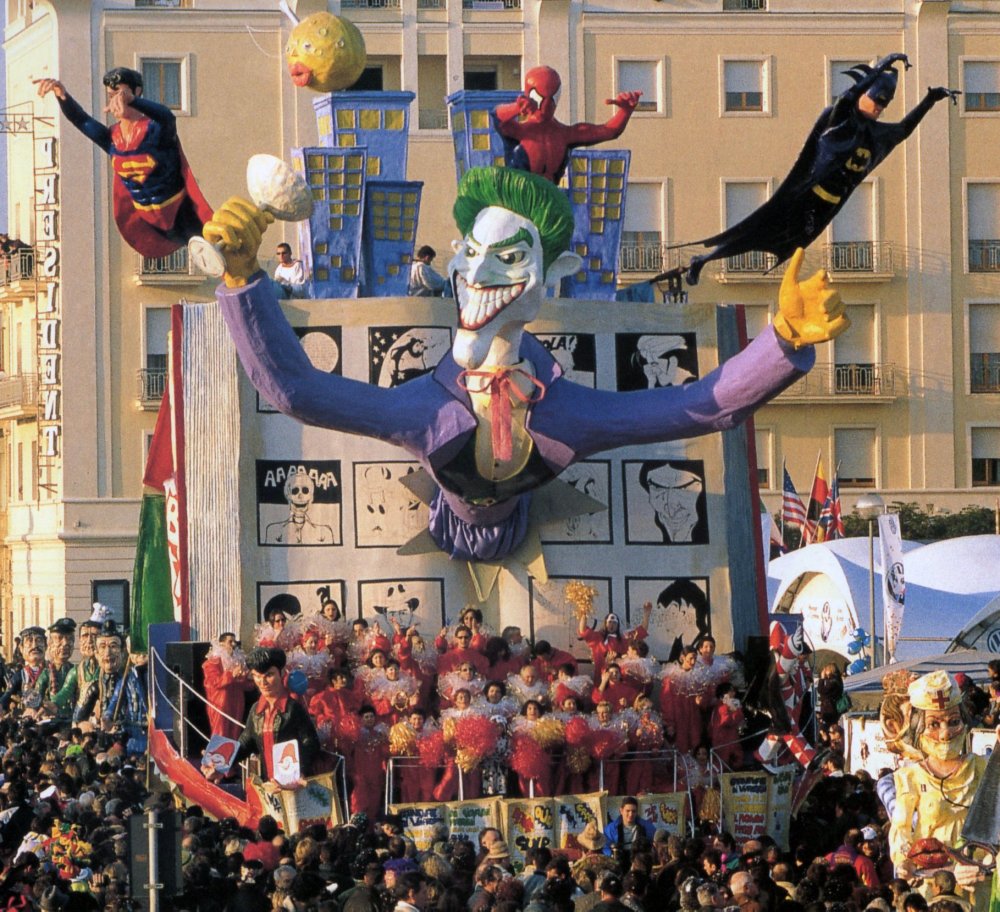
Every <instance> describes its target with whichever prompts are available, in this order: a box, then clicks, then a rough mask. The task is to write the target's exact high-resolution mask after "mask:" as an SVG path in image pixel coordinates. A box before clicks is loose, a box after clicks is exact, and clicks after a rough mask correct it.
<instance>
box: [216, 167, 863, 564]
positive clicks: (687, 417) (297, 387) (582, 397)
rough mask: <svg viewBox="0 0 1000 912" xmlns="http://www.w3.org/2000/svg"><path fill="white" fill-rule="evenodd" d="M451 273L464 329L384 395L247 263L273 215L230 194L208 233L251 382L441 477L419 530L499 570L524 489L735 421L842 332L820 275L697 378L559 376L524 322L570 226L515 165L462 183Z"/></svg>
mask: <svg viewBox="0 0 1000 912" xmlns="http://www.w3.org/2000/svg"><path fill="white" fill-rule="evenodd" d="M454 214H455V218H456V221H457V223H458V227H459V230H460V231H461V232H462V234H463V235H464V238H463V239H462V240H459V241H455V242H454V243H453V247H454V250H455V256H454V258H453V259H452V261H451V263H450V264H449V274H450V280H451V283H452V286H453V288H454V294H455V301H456V304H457V307H458V322H459V327H458V330H457V333H456V336H455V342H454V345H453V347H452V350H451V352H450V353H449V354H448V355H446V356H445V357H444V358H442V360H441V362H440V363H439V364H438V366H437V367H436V368H435V370H434V371H433V373H431V374H426V375H424V376H422V377H418V378H416V379H414V380H412V381H410V382H409V383H405V384H403V385H401V386H398V387H394V388H392V389H383V388H380V387H378V386H375V385H371V384H367V383H362V382H361V381H358V380H352V379H348V378H346V377H338V376H334V375H332V374H327V373H325V372H323V371H322V370H318V369H316V368H315V367H313V365H312V364H311V363H310V361H309V359H308V357H307V356H306V354H305V352H304V351H303V349H302V346H301V345H300V343H299V341H298V338H297V337H296V335H295V333H294V332H293V331H292V329H291V327H290V326H289V325H288V322H287V320H286V319H285V317H284V315H283V314H282V312H281V309H280V307H279V305H278V302H277V300H276V298H275V296H274V293H273V291H272V287H271V283H270V282H269V280H268V277H267V276H266V275H265V274H264V273H263V272H261V270H260V266H259V265H258V263H257V250H258V248H259V246H260V243H261V235H262V233H263V231H264V230H265V229H266V227H267V225H268V223H269V221H270V219H271V217H270V215H269V214H265V213H263V212H261V211H260V210H259V209H257V208H256V207H255V206H254V205H253V204H252V203H249V202H247V201H246V200H241V199H238V198H234V199H230V200H229V201H228V202H226V203H225V204H224V205H223V207H222V208H221V209H220V210H219V211H217V212H216V214H215V216H214V218H213V220H212V221H211V222H210V223H209V224H208V225H206V226H205V237H206V239H207V240H208V241H210V242H213V243H217V244H219V245H220V248H221V249H222V251H223V253H224V256H225V258H226V274H225V282H224V284H223V285H221V286H220V287H219V289H218V291H217V296H218V299H219V302H220V304H221V310H222V314H223V316H224V318H225V320H226V322H227V323H228V325H229V329H230V332H231V334H232V336H233V339H234V340H235V343H236V348H237V352H238V354H239V357H240V360H241V361H242V363H243V365H244V367H245V369H246V371H247V374H248V375H249V377H250V380H251V382H252V383H253V384H254V385H255V386H256V388H257V390H258V391H259V392H260V394H261V395H262V396H263V397H264V398H265V399H266V400H267V401H268V402H270V403H271V404H272V405H273V406H274V407H275V408H277V409H278V410H279V411H281V412H284V413H285V414H288V415H291V416H293V417H295V418H298V419H299V420H300V421H303V422H305V423H307V424H312V425H316V426H320V427H328V428H333V429H335V430H339V431H344V432H346V433H352V434H360V435H364V436H369V437H375V438H377V439H379V440H384V441H387V442H390V443H394V444H396V445H397V446H400V447H402V448H403V449H405V450H406V451H407V452H409V453H410V454H411V455H412V456H413V457H414V458H415V459H418V460H419V461H420V463H421V465H422V466H423V468H424V470H425V471H426V473H427V474H428V475H429V476H430V478H431V480H433V482H434V483H435V493H434V496H433V499H432V502H431V510H430V520H429V529H428V531H429V533H430V537H431V538H432V539H433V543H434V545H436V547H437V548H440V549H441V550H443V551H444V552H445V553H446V554H448V555H449V556H451V557H453V558H456V559H465V560H470V561H499V560H501V559H503V558H504V557H506V556H507V555H509V554H511V552H512V551H514V550H515V549H516V548H518V546H519V545H520V543H521V542H522V541H523V540H524V538H525V535H526V533H527V531H528V519H529V514H528V508H529V505H530V502H531V496H532V492H533V491H535V490H536V489H537V488H539V487H541V486H542V485H544V484H546V483H547V482H549V481H551V480H552V479H554V478H555V477H556V476H557V475H559V473H560V472H562V471H563V470H564V469H566V468H567V467H568V466H570V465H572V464H573V463H575V462H577V461H579V460H581V459H586V458H587V457H589V456H591V455H592V454H594V453H599V452H603V451H604V450H610V449H615V448H617V447H621V446H629V445H637V444H644V443H657V442H661V441H666V440H677V439H681V438H685V437H692V436H696V435H699V434H706V433H709V432H711V431H716V430H721V429H725V428H731V427H734V426H735V425H737V424H739V423H740V422H741V421H743V420H744V419H745V418H746V417H747V416H749V415H750V414H751V413H752V412H753V410H754V409H756V408H757V407H758V406H760V405H762V404H763V403H764V402H766V401H767V400H769V399H771V398H773V397H774V396H776V395H778V393H780V392H781V391H782V390H784V389H785V388H786V387H788V386H790V385H791V384H792V383H794V382H795V380H797V379H798V378H799V377H801V376H802V375H803V374H804V373H805V372H806V371H808V370H809V369H810V367H812V364H813V361H814V358H815V355H814V353H813V344H814V343H816V342H823V341H826V340H828V339H831V338H833V337H834V336H836V335H838V334H839V333H840V332H842V331H843V330H844V329H846V328H847V326H848V321H847V319H846V317H845V316H844V314H843V310H844V307H843V303H842V302H841V300H840V296H839V295H838V294H837V292H836V291H834V290H833V289H832V288H830V287H829V285H828V283H827V279H826V275H825V273H817V274H816V275H815V276H813V277H812V278H810V279H808V280H807V281H804V282H801V283H800V282H799V281H798V270H799V267H800V265H801V252H799V254H797V255H796V257H795V258H794V259H793V261H792V264H791V266H790V268H789V270H788V272H787V273H786V275H785V278H784V281H783V283H782V288H781V307H780V312H779V313H778V314H777V316H776V318H775V321H774V323H773V328H772V329H769V330H768V331H767V332H763V333H761V334H760V335H758V336H757V338H756V339H754V341H753V342H752V343H751V344H750V345H749V346H748V347H747V348H746V349H745V350H744V351H742V352H740V353H739V354H738V355H736V356H734V357H733V358H731V359H730V360H728V361H727V362H726V363H725V364H723V365H721V366H720V367H719V368H717V369H716V370H715V371H713V372H712V373H710V374H709V375H707V376H706V377H704V378H703V379H701V380H699V381H697V382H695V383H689V384H686V385H684V386H681V387H666V388H663V389H651V390H637V391H634V392H625V393H619V392H610V391H607V390H597V389H591V388H589V387H584V386H580V385H578V384H575V383H572V382H571V381H569V380H566V379H565V378H564V377H562V371H561V370H560V368H559V366H558V364H557V363H556V362H555V360H554V359H553V358H552V356H551V355H550V354H549V353H548V351H547V350H546V349H545V348H544V347H543V346H542V345H541V344H540V343H539V342H538V341H537V340H536V339H535V338H534V336H532V335H531V334H529V333H526V332H525V331H524V330H525V325H526V324H527V323H530V322H531V321H532V320H534V319H535V318H536V317H537V315H538V312H539V309H540V307H541V305H542V301H543V297H544V294H545V288H546V286H548V285H555V284H556V283H558V282H559V280H560V279H561V278H562V277H563V276H566V275H569V274H571V273H573V272H575V271H577V270H578V269H579V268H580V258H579V257H578V256H577V255H576V254H574V253H571V252H569V250H568V249H567V248H568V246H569V242H570V236H571V234H572V230H573V218H572V213H571V210H570V206H569V203H568V201H567V199H566V195H565V194H564V193H563V192H562V191H561V190H559V189H558V188H557V187H556V186H555V185H554V184H552V183H551V182H549V181H547V180H545V179H544V178H540V177H537V176H536V175H533V174H530V173H528V172H525V171H518V170H515V169H511V168H475V169H472V170H470V171H469V172H467V173H466V174H465V175H464V177H463V178H462V181H461V183H460V185H459V188H458V196H457V199H456V202H455V206H454Z"/></svg>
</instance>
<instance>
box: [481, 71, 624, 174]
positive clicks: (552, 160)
mask: <svg viewBox="0 0 1000 912" xmlns="http://www.w3.org/2000/svg"><path fill="white" fill-rule="evenodd" d="M561 86H562V82H561V80H560V79H559V74H558V73H557V72H556V71H555V70H553V69H552V68H551V67H547V66H539V67H534V68H533V69H530V70H528V73H527V75H526V76H525V77H524V94H522V95H520V96H518V98H517V100H516V101H512V102H510V104H502V105H497V108H496V111H495V112H494V113H495V116H496V124H497V129H498V130H499V131H500V133H501V134H502V135H503V136H504V137H506V138H507V139H509V140H513V141H515V142H516V143H517V146H516V147H515V148H514V151H513V158H512V160H511V162H510V164H511V165H512V167H515V168H520V169H521V170H522V171H531V172H532V174H538V175H541V176H542V177H545V178H548V179H549V180H550V181H553V182H554V183H557V182H558V181H559V179H560V178H561V177H562V175H563V171H565V170H566V162H567V160H568V159H569V153H570V150H571V149H575V148H576V147H577V146H593V145H596V144H597V143H602V142H607V141H608V140H609V139H615V138H616V137H618V136H621V135H622V133H623V132H624V130H625V125H626V124H627V123H628V119H629V118H630V117H631V116H632V112H633V111H634V110H635V108H636V105H637V104H639V98H640V96H641V95H642V92H619V93H618V95H617V96H615V97H614V98H609V99H607V100H606V101H605V104H609V105H615V106H617V108H618V110H617V111H616V112H615V114H614V116H613V117H612V118H611V119H610V120H609V121H608V122H607V123H604V124H592V123H578V124H571V125H570V124H564V123H560V122H559V121H558V120H556V119H555V113H556V104H557V103H558V101H559V91H560V88H561Z"/></svg>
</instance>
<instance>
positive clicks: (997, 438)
mask: <svg viewBox="0 0 1000 912" xmlns="http://www.w3.org/2000/svg"><path fill="white" fill-rule="evenodd" d="M972 486H973V487H974V488H980V487H997V486H1000V428H996V427H974V428H972Z"/></svg>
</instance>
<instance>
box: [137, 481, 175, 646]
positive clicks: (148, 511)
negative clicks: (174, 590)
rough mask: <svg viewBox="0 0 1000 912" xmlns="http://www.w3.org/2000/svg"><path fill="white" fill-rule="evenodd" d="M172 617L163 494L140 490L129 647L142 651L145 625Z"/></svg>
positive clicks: (146, 643)
mask: <svg viewBox="0 0 1000 912" xmlns="http://www.w3.org/2000/svg"><path fill="white" fill-rule="evenodd" d="M173 619H174V603H173V598H172V596H171V594H170V558H169V553H168V551H167V516H166V497H164V495H163V494H149V493H147V494H143V496H142V507H141V509H140V512H139V541H138V544H137V545H136V549H135V569H134V570H133V572H132V630H131V637H132V651H133V652H145V651H146V648H147V645H148V637H147V628H148V627H149V625H150V624H158V623H161V622H163V621H172V620H173Z"/></svg>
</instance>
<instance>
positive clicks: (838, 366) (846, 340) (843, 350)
mask: <svg viewBox="0 0 1000 912" xmlns="http://www.w3.org/2000/svg"><path fill="white" fill-rule="evenodd" d="M845 310H846V313H847V317H848V319H849V320H850V321H851V331H850V332H845V333H841V334H840V335H839V336H838V337H837V338H836V339H835V340H834V343H833V359H834V364H833V372H834V386H833V389H834V392H835V393H848V394H854V395H859V394H861V395H865V394H867V395H874V394H876V393H878V392H879V391H880V389H881V377H880V376H879V365H878V363H877V361H878V359H877V358H876V357H875V350H876V345H875V307H874V306H873V305H871V304H848V305H847V306H846V308H845Z"/></svg>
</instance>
